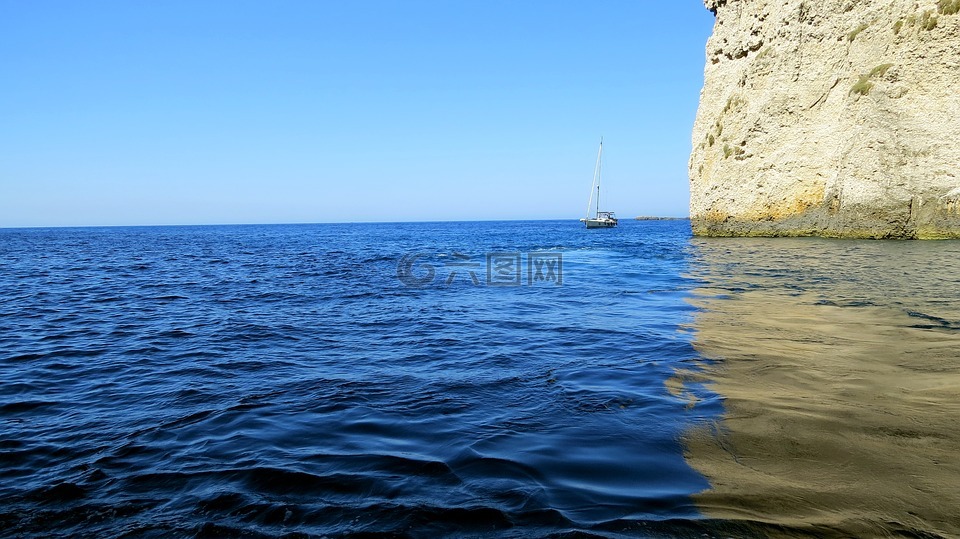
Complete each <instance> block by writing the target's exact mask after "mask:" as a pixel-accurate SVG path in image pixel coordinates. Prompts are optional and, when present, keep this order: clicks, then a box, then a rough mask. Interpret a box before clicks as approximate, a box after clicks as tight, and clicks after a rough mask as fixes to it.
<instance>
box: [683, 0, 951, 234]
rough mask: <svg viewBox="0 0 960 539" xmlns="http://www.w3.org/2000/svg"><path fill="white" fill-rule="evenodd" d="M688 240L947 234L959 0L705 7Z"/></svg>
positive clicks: (826, 0) (714, 2)
mask: <svg viewBox="0 0 960 539" xmlns="http://www.w3.org/2000/svg"><path fill="white" fill-rule="evenodd" d="M705 5H706V7H707V9H710V10H711V11H713V12H714V14H715V15H716V23H715V27H714V32H713V35H712V36H711V37H710V39H709V41H708V42H707V62H706V68H705V81H704V88H703V91H702V93H701V97H700V109H699V112H698V114H697V120H696V123H695V125H694V132H693V152H692V154H691V157H690V178H691V182H690V183H691V197H690V216H691V220H692V224H693V230H694V232H695V233H696V234H699V235H717V236H728V235H729V236H806V235H819V236H835V237H864V238H946V237H960V0H705Z"/></svg>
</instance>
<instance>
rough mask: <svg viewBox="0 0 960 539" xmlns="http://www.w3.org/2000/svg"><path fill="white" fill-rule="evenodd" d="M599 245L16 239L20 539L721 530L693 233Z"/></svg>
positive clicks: (268, 238)
mask: <svg viewBox="0 0 960 539" xmlns="http://www.w3.org/2000/svg"><path fill="white" fill-rule="evenodd" d="M581 227H582V225H581V224H580V223H578V222H576V221H552V222H549V221H548V222H542V221H538V222H475V223H411V224H324V225H290V226H282V225H275V226H202V227H131V228H77V229H9V230H0V268H2V273H0V297H2V298H3V302H2V305H0V459H2V460H0V470H2V475H3V478H4V479H3V481H2V483H0V500H2V506H0V528H2V529H3V530H4V534H9V535H14V536H17V535H39V536H56V535H60V536H65V537H66V536H77V535H83V536H97V537H119V536H123V537H154V536H155V537H167V536H170V535H174V536H177V535H187V536H189V535H199V536H244V537H246V536H260V535H262V536H281V535H285V534H287V535H289V536H351V535H356V536H362V535H369V536H383V535H399V536H413V537H440V536H469V535H471V534H475V535H482V534H487V533H490V532H494V533H496V534H498V535H502V536H517V537H527V536H546V535H550V534H576V533H587V532H589V533H593V534H598V535H600V536H618V535H620V534H628V535H636V534H672V535H675V534H686V533H689V534H696V533H698V531H702V524H701V522H702V521H704V519H703V515H701V514H700V512H699V511H698V509H697V508H696V506H695V504H694V503H693V501H692V499H691V495H693V494H695V493H697V492H699V491H702V490H704V489H706V488H708V486H709V484H708V482H707V480H706V479H705V478H704V477H703V476H702V475H701V474H700V473H698V472H697V471H695V470H694V469H693V468H691V466H689V465H688V464H687V463H686V461H685V459H684V455H683V447H682V443H681V436H682V433H683V432H684V431H685V429H688V428H689V427H690V426H691V425H692V424H693V423H696V422H698V421H702V420H703V419H704V418H708V417H713V416H716V415H718V414H720V413H721V411H722V406H721V403H720V401H719V399H718V398H717V397H716V396H715V395H712V394H711V393H710V392H709V391H707V390H705V389H703V388H702V387H701V388H694V389H693V391H695V392H697V396H696V398H697V400H698V404H697V406H696V407H691V406H690V402H691V400H690V396H689V395H686V396H684V395H678V394H676V393H675V392H671V391H670V390H669V388H668V386H667V383H666V382H667V380H668V379H669V378H670V377H671V376H673V374H674V372H675V371H676V370H677V369H679V368H684V367H685V366H687V367H689V368H696V367H695V365H696V364H697V362H698V361H700V358H699V357H698V354H697V352H696V351H695V350H694V348H693V346H692V344H691V335H690V331H689V329H688V328H686V326H685V324H688V323H689V322H690V320H691V315H692V312H693V311H694V307H692V306H691V305H690V304H689V303H688V302H687V301H685V300H686V298H688V296H689V295H690V293H691V289H692V288H693V287H694V286H695V284H696V280H695V279H693V278H690V277H688V276H687V275H688V273H689V268H688V265H689V263H690V259H689V250H688V243H689V240H690V232H689V225H688V223H687V222H684V221H678V222H633V221H627V222H623V223H622V224H621V226H620V227H619V228H618V229H614V230H600V231H585V230H583V229H582V228H581ZM414 255H419V256H414ZM404 257H406V259H405V258H404ZM404 260H406V263H405V262H404ZM488 271H489V273H488ZM518 271H519V272H518ZM431 275H432V278H430V277H431ZM401 277H403V278H401Z"/></svg>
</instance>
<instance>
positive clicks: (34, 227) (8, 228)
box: [0, 215, 690, 230]
mask: <svg viewBox="0 0 960 539" xmlns="http://www.w3.org/2000/svg"><path fill="white" fill-rule="evenodd" d="M689 218H690V217H689V216H681V217H674V216H655V217H654V216H644V215H638V216H636V217H621V218H620V220H621V221H623V220H627V221H643V220H650V221H656V220H685V219H689ZM524 221H536V222H543V221H579V218H573V217H563V218H547V219H468V220H460V219H437V220H422V221H418V220H410V221H299V222H286V223H178V224H170V223H167V224H159V223H155V224H128V225H120V224H115V225H27V226H0V230H36V229H50V228H63V229H68V228H162V227H201V226H210V227H217V226H295V225H372V224H381V225H390V224H398V225H400V224H418V223H422V224H430V223H507V222H524Z"/></svg>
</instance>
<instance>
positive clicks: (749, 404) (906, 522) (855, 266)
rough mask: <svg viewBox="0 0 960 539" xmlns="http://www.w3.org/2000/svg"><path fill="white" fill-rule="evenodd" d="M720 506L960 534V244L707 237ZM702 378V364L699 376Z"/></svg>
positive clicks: (789, 530) (700, 324) (712, 503)
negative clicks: (718, 400)
mask: <svg viewBox="0 0 960 539" xmlns="http://www.w3.org/2000/svg"><path fill="white" fill-rule="evenodd" d="M692 248H693V251H694V252H693V257H694V259H695V261H696V262H695V263H694V264H693V267H695V268H698V269H697V270H696V273H695V275H693V277H695V278H698V279H700V280H702V282H703V285H702V287H701V288H700V289H699V290H698V291H697V294H696V299H694V302H695V303H696V306H697V307H698V308H699V309H700V311H699V312H698V314H697V315H696V318H695V321H694V328H693V329H694V330H695V346H696V348H697V349H698V351H699V352H700V353H701V354H702V355H703V356H704V357H706V358H708V359H711V360H713V362H712V363H711V364H709V365H707V366H706V367H705V369H704V371H703V373H701V374H702V376H703V377H704V380H702V381H703V382H705V383H706V384H707V385H708V386H709V388H710V389H712V390H713V391H715V392H716V393H718V394H719V395H721V397H722V398H723V399H724V406H725V414H724V416H723V418H722V420H720V421H719V422H718V423H716V424H712V425H708V426H705V427H703V428H701V429H698V430H696V431H694V432H690V433H688V435H687V437H686V446H687V457H688V460H689V462H690V464H691V465H692V466H693V467H695V468H696V469H697V470H699V471H700V472H702V473H703V474H704V475H706V476H707V477H708V478H709V480H710V482H711V488H710V489H709V490H707V491H705V492H703V493H701V494H700V495H698V498H697V502H698V504H699V505H700V507H701V508H702V510H703V511H704V513H705V514H706V515H707V516H708V517H713V518H722V519H734V520H739V521H750V522H754V523H756V524H757V525H758V526H760V527H761V528H762V529H763V530H765V531H766V532H767V533H772V534H774V535H779V534H784V535H804V534H811V535H854V536H885V535H899V534H902V533H906V534H908V535H913V536H927V537H931V536H932V537H936V536H948V537H952V536H958V535H960V511H958V508H960V429H958V426H960V304H958V300H960V242H877V241H863V242H861V241H837V240H818V239H747V238H744V239H695V240H692ZM687 378H688V379H689V378H690V376H688V377H687Z"/></svg>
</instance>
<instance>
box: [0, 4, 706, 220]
mask: <svg viewBox="0 0 960 539" xmlns="http://www.w3.org/2000/svg"><path fill="white" fill-rule="evenodd" d="M712 25H713V15H712V14H711V13H710V12H708V11H707V10H706V9H705V8H704V7H703V4H702V2H701V1H700V0H622V1H621V0H616V1H614V0H603V1H588V0H579V1H564V0H559V1H554V0H551V1H547V0H538V1H534V0H530V1H517V0H395V1H388V0H356V1H333V0H313V1H306V0H304V1H290V0H279V1H275V2H268V1H256V2H254V1H242V0H219V1H218V0H202V1H197V0H189V1H178V0H163V1H156V2H154V1H131V0H118V1H95V0H90V1H87V0H78V1H75V2H72V1H71V2H67V1H53V0H30V1H22V0H0V226H2V227H9V226H63V225H126V224H131V225H133V224H207V223H210V224H213V223H299V222H332V221H425V220H427V221H430V220H478V219H553V218H571V219H576V218H579V217H581V216H582V215H583V214H584V213H585V210H586V205H587V198H588V197H589V194H590V193H589V191H590V182H591V180H592V175H593V167H594V160H595V157H596V151H597V143H598V141H599V139H600V136H601V135H602V136H603V137H604V187H603V191H604V192H603V197H604V200H603V202H604V203H603V206H604V208H601V209H609V210H614V211H616V212H617V214H618V216H619V217H621V218H624V217H634V216H636V215H670V216H684V215H686V214H687V203H688V198H689V189H688V179H687V158H688V156H689V152H690V146H691V130H692V126H693V120H694V116H695V114H696V109H697V105H698V100H699V92H700V88H701V86H702V83H703V63H704V45H705V42H706V39H707V37H708V36H709V34H710V31H711V29H712Z"/></svg>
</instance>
